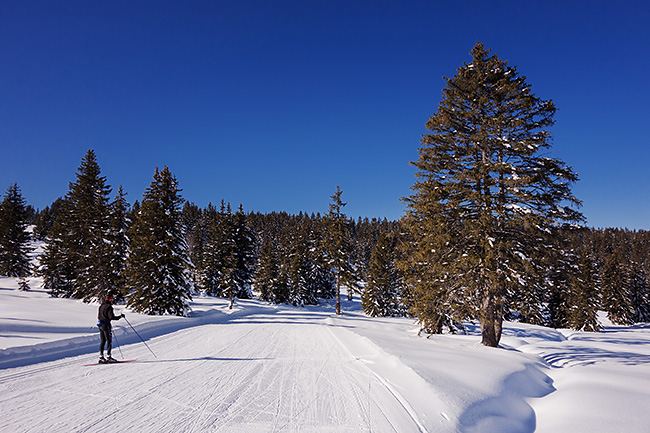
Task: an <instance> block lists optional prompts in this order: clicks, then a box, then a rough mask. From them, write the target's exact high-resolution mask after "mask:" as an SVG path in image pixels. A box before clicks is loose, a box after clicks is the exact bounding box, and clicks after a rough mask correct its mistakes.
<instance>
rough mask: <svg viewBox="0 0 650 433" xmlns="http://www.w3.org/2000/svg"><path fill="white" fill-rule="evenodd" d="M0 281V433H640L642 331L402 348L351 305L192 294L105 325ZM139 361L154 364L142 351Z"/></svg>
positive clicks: (443, 340)
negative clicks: (171, 306) (106, 361)
mask: <svg viewBox="0 0 650 433" xmlns="http://www.w3.org/2000/svg"><path fill="white" fill-rule="evenodd" d="M31 285H32V287H33V288H34V289H33V290H32V291H30V292H27V293H25V292H20V291H18V290H16V287H17V281H16V280H15V279H10V278H0V407H1V408H2V416H1V417H0V432H12V433H15V432H103V431H105V432H109V431H110V432H114V431H122V432H171V431H183V432H203V431H210V432H371V431H372V432H400V433H401V432H458V431H460V432H499V433H507V432H533V431H538V432H554V433H557V432H567V433H568V432H571V433H573V432H608V433H609V432H647V431H650V411H648V410H647V408H648V407H650V326H649V325H645V326H642V325H638V326H634V327H614V326H608V327H607V328H606V330H605V332H603V333H598V334H592V333H582V332H573V331H567V330H553V329H546V328H541V327H536V326H530V325H522V324H515V323H508V324H506V328H505V335H504V338H503V339H502V347H501V348H500V349H491V348H486V347H483V346H481V345H480V344H479V341H480V337H479V336H478V333H477V330H476V329H471V332H470V335H463V336H452V335H444V336H433V337H431V338H428V339H427V338H423V337H418V335H417V326H416V325H415V324H414V322H413V321H412V320H409V319H396V318H384V319H373V318H369V317H366V316H364V315H363V314H362V313H361V312H360V311H359V307H358V303H356V302H352V303H347V302H346V303H345V304H344V315H343V316H342V317H336V316H335V315H334V314H333V308H332V307H331V306H329V305H324V306H319V307H307V308H293V307H289V306H273V305H268V304H265V303H262V302H260V301H257V300H249V301H238V302H237V303H236V307H235V308H234V309H233V310H232V311H229V310H228V309H227V301H225V300H221V299H215V298H209V297H199V298H197V299H195V302H194V303H193V304H192V308H193V312H192V315H191V316H190V317H188V318H177V317H151V316H143V315H139V314H135V313H131V312H129V311H128V310H125V309H124V307H122V306H117V307H116V310H117V311H118V312H120V313H121V312H125V313H126V315H127V319H128V320H129V322H130V323H131V324H132V325H133V326H134V327H135V328H136V329H137V331H138V333H139V334H140V335H141V336H142V337H143V338H144V339H145V341H146V342H147V344H148V346H149V348H150V349H151V351H153V353H152V352H151V351H150V350H149V349H148V348H147V346H145V345H144V344H143V343H142V342H141V341H140V340H139V338H138V337H137V335H136V334H135V333H134V332H133V331H132V330H131V328H130V327H129V326H128V324H126V323H125V322H124V321H119V322H114V323H115V326H114V330H115V333H116V337H117V341H118V342H119V344H120V346H119V349H115V350H114V351H113V356H115V357H116V358H118V359H119V358H122V357H123V358H125V359H137V361H136V362H133V363H128V364H117V365H93V366H84V365H85V364H89V363H94V362H95V361H96V358H97V353H96V352H97V346H98V335H97V330H96V327H95V326H94V325H95V323H96V310H97V305H88V304H83V303H82V302H78V301H73V300H67V299H52V298H49V297H48V296H47V294H45V293H44V292H43V291H42V290H40V289H39V288H38V282H37V281H32V282H31ZM154 354H155V355H154Z"/></svg>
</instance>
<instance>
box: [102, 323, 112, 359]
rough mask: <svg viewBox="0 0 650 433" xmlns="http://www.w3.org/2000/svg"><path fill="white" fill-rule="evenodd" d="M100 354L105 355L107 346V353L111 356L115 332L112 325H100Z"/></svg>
mask: <svg viewBox="0 0 650 433" xmlns="http://www.w3.org/2000/svg"><path fill="white" fill-rule="evenodd" d="M99 338H100V340H99V353H100V354H102V355H103V354H104V345H105V346H106V353H107V355H108V356H111V349H112V348H113V330H112V329H111V324H110V323H102V324H101V325H99Z"/></svg>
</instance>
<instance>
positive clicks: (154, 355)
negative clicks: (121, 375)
mask: <svg viewBox="0 0 650 433" xmlns="http://www.w3.org/2000/svg"><path fill="white" fill-rule="evenodd" d="M124 320H126V316H124ZM126 323H128V324H129V326H130V327H131V329H133V332H135V335H137V336H138V337H140V340H142V342H143V343H144V345H145V346H147V349H149V352H151V354H152V355H153V357H154V358H158V357H157V356H156V354H155V353H153V350H151V347H149V345H148V344H147V343H146V342H145V341H144V339H143V338H142V337H141V336H140V334H138V331H136V330H135V328H134V327H133V325H131V322H129V321H128V320H126Z"/></svg>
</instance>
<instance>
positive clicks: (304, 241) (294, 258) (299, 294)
mask: <svg viewBox="0 0 650 433" xmlns="http://www.w3.org/2000/svg"><path fill="white" fill-rule="evenodd" d="M310 259H311V256H310V245H309V230H308V221H307V218H306V217H303V216H302V215H301V216H300V217H299V219H298V225H297V226H296V227H294V230H293V232H292V235H291V237H290V245H289V255H288V268H287V269H288V276H289V287H290V289H289V302H290V303H291V304H292V305H298V306H304V305H315V304H317V303H318V300H317V297H316V287H315V284H314V281H313V280H312V276H313V274H312V268H313V266H312V263H311V260H310Z"/></svg>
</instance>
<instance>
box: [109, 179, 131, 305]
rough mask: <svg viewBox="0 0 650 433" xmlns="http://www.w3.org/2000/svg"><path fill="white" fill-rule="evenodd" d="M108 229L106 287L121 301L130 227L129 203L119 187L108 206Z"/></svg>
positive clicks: (124, 285)
mask: <svg viewBox="0 0 650 433" xmlns="http://www.w3.org/2000/svg"><path fill="white" fill-rule="evenodd" d="M110 214H111V216H110V228H109V232H108V240H109V243H108V253H107V260H108V264H107V266H108V274H107V282H108V286H109V287H112V288H115V290H114V291H113V295H114V296H115V298H116V300H121V299H122V298H123V297H126V296H127V295H128V293H127V289H126V277H125V274H126V261H127V259H128V256H129V239H128V236H127V231H128V228H129V225H130V220H129V217H128V215H129V203H128V202H127V201H126V193H125V192H124V190H123V188H122V186H121V185H120V187H119V189H118V192H117V196H116V197H115V200H114V201H113V202H112V203H111V204H110Z"/></svg>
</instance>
